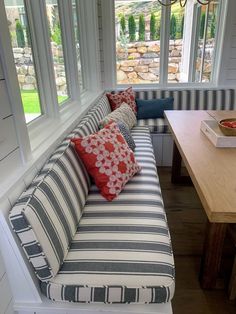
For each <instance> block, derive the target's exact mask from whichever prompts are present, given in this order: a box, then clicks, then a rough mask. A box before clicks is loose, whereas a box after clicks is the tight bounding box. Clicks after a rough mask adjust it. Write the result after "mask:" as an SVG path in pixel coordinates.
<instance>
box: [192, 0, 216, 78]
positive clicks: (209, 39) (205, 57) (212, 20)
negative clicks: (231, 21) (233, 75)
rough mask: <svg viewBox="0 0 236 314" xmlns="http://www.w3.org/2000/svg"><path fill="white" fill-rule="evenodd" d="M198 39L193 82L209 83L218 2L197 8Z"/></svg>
mask: <svg viewBox="0 0 236 314" xmlns="http://www.w3.org/2000/svg"><path fill="white" fill-rule="evenodd" d="M197 11H198V12H197V13H198V26H199V27H198V37H197V56H196V61H195V81H196V82H209V81H211V78H212V73H213V72H212V68H213V67H212V65H213V62H214V52H215V49H214V48H215V45H216V31H217V30H216V26H217V25H216V21H217V20H218V15H219V1H213V2H211V3H210V5H209V6H207V7H206V8H203V7H201V6H198V7H197Z"/></svg>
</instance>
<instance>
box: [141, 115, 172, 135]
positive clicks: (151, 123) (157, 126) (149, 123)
mask: <svg viewBox="0 0 236 314" xmlns="http://www.w3.org/2000/svg"><path fill="white" fill-rule="evenodd" d="M137 125H138V126H146V127H148V129H149V131H150V132H151V133H170V130H169V127H168V123H167V121H166V120H165V119H163V118H156V119H140V120H137Z"/></svg>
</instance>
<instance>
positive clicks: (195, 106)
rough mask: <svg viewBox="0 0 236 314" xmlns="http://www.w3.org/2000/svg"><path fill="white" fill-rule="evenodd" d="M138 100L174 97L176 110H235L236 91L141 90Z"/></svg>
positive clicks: (138, 93) (138, 92)
mask: <svg viewBox="0 0 236 314" xmlns="http://www.w3.org/2000/svg"><path fill="white" fill-rule="evenodd" d="M135 94H136V98H137V99H156V98H166V97H174V109H175V110H181V109H182V110H234V109H236V98H235V90H234V89H220V90H219V89H218V90H200V89H191V90H148V91H147V90H146V91H145V90H139V91H136V92H135Z"/></svg>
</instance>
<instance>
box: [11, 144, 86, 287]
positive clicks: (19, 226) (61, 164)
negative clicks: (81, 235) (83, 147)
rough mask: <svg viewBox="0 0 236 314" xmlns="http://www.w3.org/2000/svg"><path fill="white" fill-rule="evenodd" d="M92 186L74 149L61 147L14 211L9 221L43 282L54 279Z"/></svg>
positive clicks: (22, 196)
mask: <svg viewBox="0 0 236 314" xmlns="http://www.w3.org/2000/svg"><path fill="white" fill-rule="evenodd" d="M60 149H61V150H62V153H61V152H60ZM89 186H90V184H89V180H88V176H87V173H86V171H85V169H84V167H83V165H82V163H79V162H78V158H77V153H76V152H75V150H74V147H73V146H72V145H69V146H68V147H67V148H66V149H64V146H63V145H62V147H61V148H60V147H59V148H58V151H57V153H55V155H53V156H52V157H51V159H50V160H49V162H48V163H47V165H46V166H45V167H44V168H43V169H42V172H41V173H40V174H39V175H38V176H37V178H36V179H35V180H34V181H33V182H32V184H31V185H30V186H29V188H28V189H27V190H26V191H25V192H24V193H23V194H22V195H21V197H20V198H19V200H18V201H17V203H16V204H15V206H14V207H13V208H12V210H11V212H10V216H9V218H10V222H11V224H12V227H13V229H14V231H15V232H16V233H17V235H18V237H19V239H20V242H21V245H22V247H23V250H24V252H25V254H26V256H27V258H28V259H29V261H30V262H31V264H32V265H33V267H34V270H35V273H36V275H37V277H38V278H39V279H40V280H42V281H44V280H48V279H50V278H52V277H54V276H55V275H56V274H57V272H58V270H59V268H60V267H61V265H62V263H63V261H64V258H65V256H66V255H67V253H68V249H69V246H70V243H71V240H72V239H73V237H74V235H75V232H76V229H77V225H78V222H79V219H80V216H81V214H82V210H83V207H84V204H85V201H86V198H87V194H88V189H89Z"/></svg>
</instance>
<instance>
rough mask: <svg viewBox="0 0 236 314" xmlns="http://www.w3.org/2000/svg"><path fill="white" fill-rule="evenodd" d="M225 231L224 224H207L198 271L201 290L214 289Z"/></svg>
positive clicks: (225, 226)
mask: <svg viewBox="0 0 236 314" xmlns="http://www.w3.org/2000/svg"><path fill="white" fill-rule="evenodd" d="M226 229H227V224H226V223H210V222H208V224H207V230H206V237H205V243H204V249H203V256H202V262H201V271H200V283H201V286H202V288H203V289H214V288H215V287H216V281H217V276H218V273H219V269H220V264H221V258H222V253H223V245H224V240H225V235H226Z"/></svg>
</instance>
